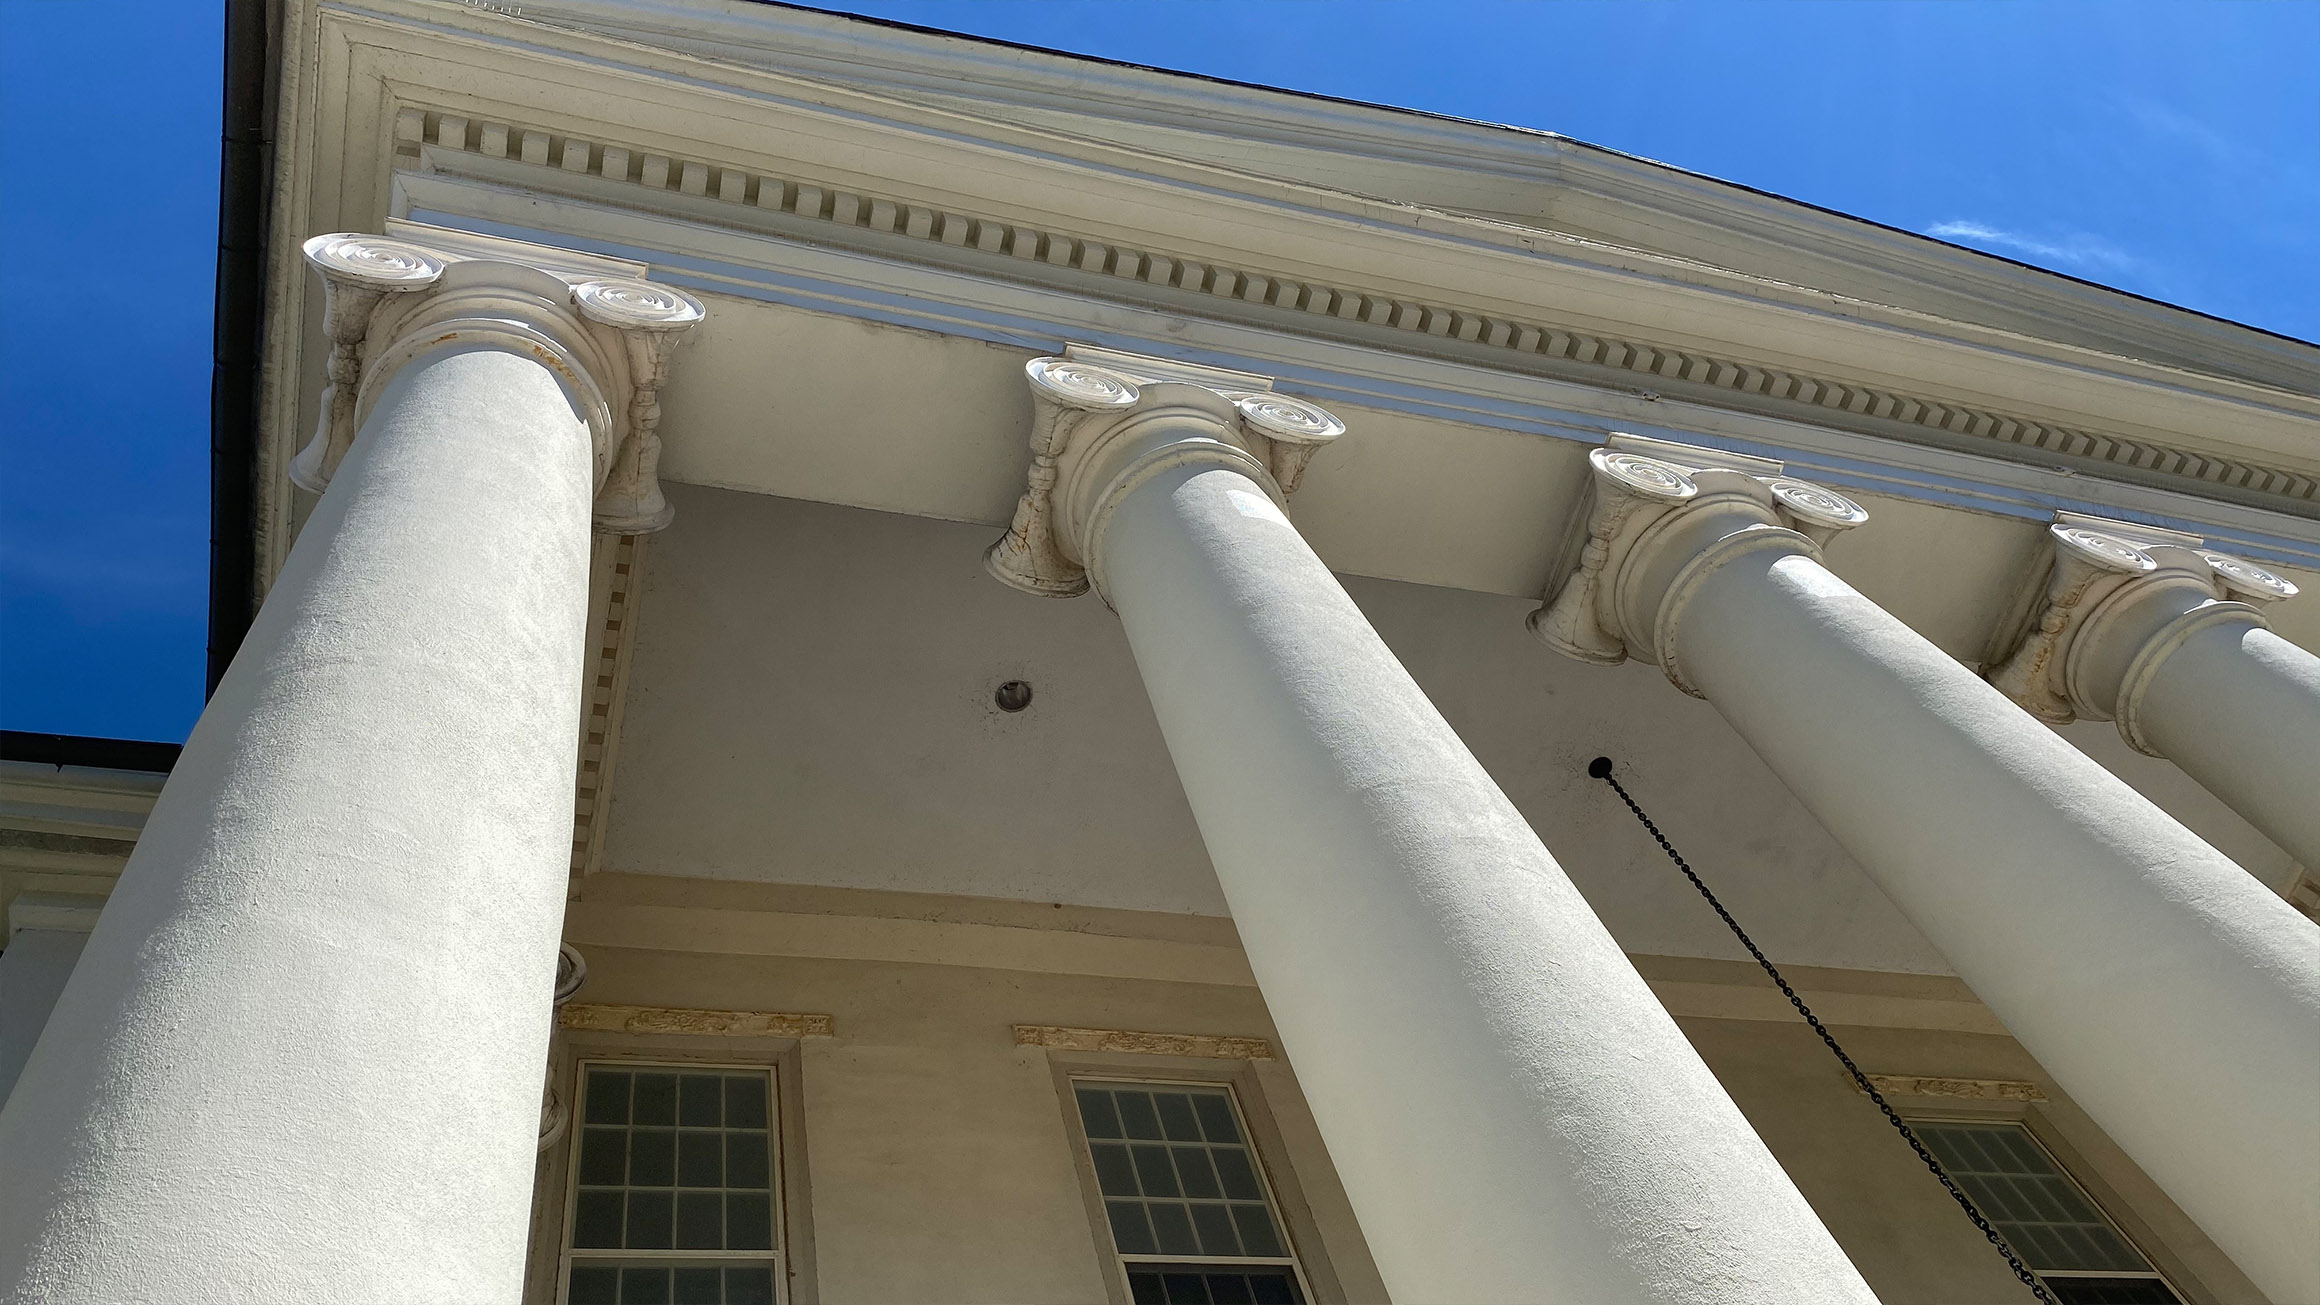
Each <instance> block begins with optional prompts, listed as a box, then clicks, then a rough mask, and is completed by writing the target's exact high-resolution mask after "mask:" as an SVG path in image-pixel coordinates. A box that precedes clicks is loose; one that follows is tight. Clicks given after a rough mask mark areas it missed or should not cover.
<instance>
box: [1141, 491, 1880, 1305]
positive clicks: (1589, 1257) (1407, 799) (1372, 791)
mask: <svg viewBox="0 0 2320 1305" xmlns="http://www.w3.org/2000/svg"><path fill="white" fill-rule="evenodd" d="M1103 545H1104V577H1103V578H1104V582H1105V584H1106V593H1107V596H1108V597H1110V598H1111V600H1112V601H1113V603H1114V605H1115V606H1116V607H1117V608H1118V610H1119V613H1120V618H1121V621H1122V623H1123V625H1124V626H1125V628H1126V632H1127V636H1128V641H1129V644H1130V646H1131V647H1132V648H1133V650H1134V653H1135V657H1136V662H1137V665H1138V667H1139V668H1140V670H1141V672H1142V674H1143V678H1144V682H1145V685H1146V686H1147V688H1148V689H1149V691H1150V694H1151V698H1152V704H1153V707H1154V710H1155V711H1156V713H1157V714H1158V717H1159V721H1160V725H1161V728H1162V730H1163V732H1164V734H1165V736H1166V738H1167V741H1168V747H1169V751H1170V753H1171V755H1172V756H1173V757H1174V759H1175V762H1176V767H1177V770H1178V773H1179V774H1180V776H1181V777H1182V779H1183V784H1184V789H1185V793H1186V795H1187V796H1188V798H1189V799H1190V801H1191V805H1192V810H1193V814H1194V815H1195V817H1196V818H1197V819H1198V821H1199V824H1200V829H1201V833H1202V836H1203V838H1204V839H1205V840H1206V842H1207V846H1208V850H1209V854H1210V856H1211V858H1212V859H1213V861H1214V862H1215V866H1216V871H1217V876H1218V878H1219V880H1220V882H1221V883H1222V885H1223V887H1224V892H1225V895H1226V897H1227V899H1228V900H1229V901H1230V903H1231V906H1232V910H1233V918H1234V920H1235V922H1236V923H1237V925H1238V927H1239V929H1240V933H1241V937H1242V939H1243V941H1244V943H1245V945H1246V947H1247V950H1248V954H1249V959H1250V963H1251V965H1252V967H1253V968H1254V969H1255V971H1256V974H1257V978H1258V982H1259V984H1260V986H1261V988H1262V990H1263V992H1264V995H1265V1000H1266V1003H1267V1005H1268V1007H1269V1009H1270V1010H1271V1012H1272V1015H1273V1018H1274V1020H1275V1022H1276V1023H1277V1025H1278V1026H1279V1028H1280V1031H1281V1035H1282V1039H1283V1041H1284V1043H1285V1044H1286V1046H1287V1048H1288V1050H1289V1051H1290V1053H1291V1054H1292V1055H1293V1056H1294V1058H1295V1062H1296V1065H1297V1070H1298V1076H1299V1079H1300V1081H1301V1082H1302V1084H1303V1086H1304V1088H1305V1091H1306V1094H1307V1096H1308V1098H1309V1099H1310V1101H1311V1103H1312V1106H1313V1110H1314V1114H1315V1117H1316V1119H1317V1120H1318V1121H1319V1123H1320V1125H1321V1128H1322V1131H1323V1133H1324V1135H1325V1136H1326V1137H1327V1139H1328V1143H1329V1149H1330V1154H1331V1157H1332V1158H1333V1160H1334V1161H1335V1162H1336V1164H1337V1167H1338V1170H1339V1172H1340V1174H1341V1175H1342V1176H1343V1178H1344V1180H1345V1184H1346V1188H1347V1191H1348V1193H1349V1195H1350V1196H1351V1197H1352V1199H1353V1202H1354V1206H1355V1209H1356V1210H1357V1212H1358V1213H1359V1215H1360V1218H1361V1222H1362V1228H1363V1231H1364V1233H1365V1234H1366V1235H1367V1237H1368V1239H1369V1243H1370V1246H1371V1249H1372V1251H1373V1252H1374V1253H1375V1255H1376V1258H1377V1262H1378V1266H1379V1268H1380V1270H1381V1272H1382V1273H1383V1274H1384V1276H1385V1278H1386V1282H1387V1285H1388V1287H1389V1288H1390V1289H1391V1290H1392V1291H1393V1293H1394V1295H1395V1297H1396V1299H1399V1300H1405V1301H1452V1300H1455V1301H1517V1300H1568V1301H1605V1302H1609V1301H1653V1302H1703V1303H1705V1302H1716V1303H1717V1305H1732V1303H1734V1302H1755V1301H1760V1302H1781V1303H1782V1305H1788V1303H1790V1302H1796V1301H1807V1300H1809V1301H1867V1300H1870V1299H1872V1297H1871V1296H1870V1294H1869V1292H1868V1289H1867V1287H1866V1286H1865V1285H1864V1284H1863V1283H1862V1281H1861V1279H1860V1277H1859V1275H1858V1274H1857V1273H1856V1272H1855V1271H1854V1269H1853V1268H1852V1266H1851V1264H1850V1263H1849V1262H1848V1261H1847V1260H1846V1259H1845V1256H1844V1254H1843V1252H1842V1251H1840V1250H1839V1249H1838V1248H1837V1246H1836V1245H1835V1243H1834V1242H1833V1240H1832V1239H1831V1238H1830V1237H1829V1235H1828V1233H1827V1231H1826V1230H1825V1229H1824V1228H1823V1227H1822V1226H1821V1224H1820V1222H1819V1220H1818V1219H1817V1218H1816V1217H1815V1216H1814V1214H1813V1212H1812V1211H1811V1209H1810V1208H1809V1207H1807V1206H1806V1204H1805V1202H1804V1200H1803V1198H1802V1197H1801V1196H1800V1195H1799V1194H1798V1193H1797V1191H1796V1189H1795V1187H1794V1186H1793V1185H1792V1184H1791V1183H1790V1182H1789V1180H1788V1177H1787V1175H1785V1174H1784V1173H1783V1172H1782V1171H1781V1169H1780V1167H1779V1165H1778V1164H1777V1163H1776V1162H1775V1161H1774V1160H1773V1158H1772V1157H1771V1155H1770V1154H1769V1153H1768V1152H1767V1151H1766V1150H1765V1148H1764V1146H1763V1144H1762V1143H1761V1142H1760V1141H1759V1140H1758V1139H1757V1137H1756V1135H1755V1133H1754V1132H1753V1131H1752V1130H1751V1129H1750V1127H1749V1125H1748V1123H1747V1121H1746V1120H1745V1119H1743V1118H1742V1117H1741V1115H1740V1113H1739V1111H1738V1109H1737V1108H1736V1107H1734V1105H1733V1104H1732V1102H1731V1100H1730V1098H1729V1097H1727V1096H1726V1095H1725V1093H1724V1091H1723V1089H1722V1088H1721V1087H1720V1086H1719V1085H1718V1084H1717V1082H1716V1081H1715V1079H1714V1078H1713V1077H1712V1076H1711V1075H1710V1074H1709V1072H1708V1070H1707V1068H1706V1066H1705V1065H1703V1064H1702V1063H1701V1061H1700V1059H1699V1057H1698V1056H1697V1055H1696V1054H1695V1053H1694V1052H1693V1051H1692V1049H1691V1047H1690V1045H1689V1044H1688V1043H1686V1041H1685V1040H1684V1038H1683V1035H1682V1034H1681V1033H1680V1032H1679V1031H1678V1030H1677V1028H1676V1026H1675V1023H1674V1021H1673V1020H1671V1019H1670V1018H1669V1017H1668V1015H1667V1013H1666V1011H1665V1010H1664V1009H1663V1008H1662V1007H1661V1006H1660V1004H1659V1002H1658V1001H1657V1000H1656V999H1655V998H1654V997H1653V996H1652V994H1651V992H1650V991H1649V989H1647V988H1646V987H1645V986H1644V983H1643V981H1642V979H1641V978H1640V977H1638V976H1637V974H1636V973H1635V971H1634V969H1633V968H1632V967H1631V966H1630V965H1629V964H1628V962H1627V960H1626V958H1625V957H1624V956H1623V955H1622V954H1621V952H1620V950H1619V948H1618V946H1617V944H1615V943H1614V942H1613V941H1612V939H1611V937H1610V935H1609V934H1608V933H1607V932H1606V931H1605V930H1604V929H1603V927H1602V925H1601V924H1600V923H1599V922H1598V921H1597V920H1596V918H1595V916H1594V914H1593V913H1592V912H1591V911H1589V909H1588V907H1587V904H1586V902H1585V901H1584V900H1582V899H1581V897H1580V896H1579V894H1578V892H1577V890H1576V889H1574V888H1573V887H1572V885H1571V883H1570V881H1569V880H1568V879H1566V878H1565V877H1564V875H1563V872H1562V870H1561V869H1560V867H1558V866H1557V865H1556V864H1555V862H1554V860H1553V858H1552V857H1550V856H1549V855H1548V853H1547V851H1546V849H1545V848H1544V847H1543V846H1541V845H1540V842H1539V840H1538V838H1537V836H1536V835H1535V834H1533V833H1532V832H1531V830H1530V828H1529V827H1528V826H1527V825H1526V824H1525V823H1524V821H1523V819H1522V817H1521V816H1520V815H1519V814H1518V813H1517V812H1516V811H1515V810H1514V808H1513V806H1512V805H1511V804H1510V803H1509V802H1508V801H1507V800H1506V798H1505V796H1504V795H1503V794H1501V793H1500V792H1499V790H1498V788H1497V786H1496V785H1495V784H1494V783H1493V782H1492V781H1491V779H1490V777H1489V776H1488V775H1487V774H1486V773H1484V771H1483V769H1482V767H1481V766H1480V764H1479V763H1477V762H1476V761H1475V760H1474V758H1473V757H1472V755H1470V754H1469V753H1468V752H1467V750H1466V748H1465V746H1464V745H1463V744H1461V743H1460V742H1459V740H1458V738H1457V737H1456V736H1455V735H1454V734H1453V733H1452V732H1451V730H1450V728H1449V726H1448V725H1447V724H1446V723H1445V722H1444V721H1443V720H1442V718H1441V717H1440V715H1438V714H1437V713H1436V712H1435V710H1434V708H1433V705H1432V704H1431V703H1430V702H1428V701H1427V699H1426V697H1425V695H1424V693H1422V692H1421V691H1420V690H1419V688H1418V687H1417V685H1416V684H1415V683H1414V682H1413V681H1412V680H1411V679H1410V677H1409V675H1408V674H1407V672H1405V671H1404V670H1403V669H1402V667H1401V665H1400V664H1399V663H1398V662H1397V661H1396V660H1395V659H1394V657H1393V655H1392V654H1391V653H1390V652H1389V651H1388V650H1387V649H1386V647H1385V645H1384V643H1383V642H1382V641H1381V640H1380V639H1379V638H1378V636H1377V635H1376V633H1375V632H1374V631H1372V630H1371V629H1370V627H1369V625H1368V623H1367V622H1366V621H1365V620H1364V619H1363V617H1362V615H1361V613H1360V611H1359V610H1357V609H1356V608H1355V606H1354V604H1353V602H1352V600H1351V599H1350V598H1348V597H1347V596H1346V594H1345V591H1344V590H1343V589H1342V588H1341V587H1340V586H1339V585H1338V584H1337V581H1336V579H1335V578H1334V577H1333V576H1331V575H1330V573H1329V571H1328V570H1327V568H1326V567H1324V566H1323V565H1322V563H1321V561H1320V560H1319V559H1318V558H1317V557H1315V556H1314V554H1313V552H1312V550H1311V549H1310V548H1308V547H1307V546H1306V544H1305V542H1304V540H1303V539H1302V538H1300V537H1299V535H1298V534H1297V532H1296V530H1295V529H1294V528H1293V527H1292V526H1291V525H1290V524H1289V522H1288V520H1287V518H1286V517H1284V516H1283V515H1282V514H1281V513H1280V511H1279V510H1278V509H1277V508H1276V507H1275V506H1274V504H1273V502H1272V500H1271V499H1270V498H1268V497H1267V494H1266V492H1265V490H1264V489H1263V488H1262V487H1260V486H1259V485H1258V484H1257V483H1255V482H1254V481H1252V480H1249V479H1247V478H1245V477H1244V476H1242V475H1241V474H1240V473H1238V472H1235V471H1231V470H1222V469H1216V468H1215V467H1213V466H1211V467H1209V468H1206V469H1204V468H1202V467H1200V466H1198V465H1194V466H1176V467H1174V468H1172V469H1170V470H1164V471H1160V472H1158V473H1157V474H1155V475H1153V476H1152V477H1151V478H1150V479H1148V480H1145V481H1144V482H1143V483H1142V484H1141V485H1139V486H1137V487H1136V488H1134V489H1132V490H1129V491H1128V492H1127V493H1126V495H1125V497H1124V498H1122V499H1120V500H1119V501H1118V503H1117V506H1116V508H1115V509H1113V512H1112V515H1111V520H1110V523H1109V526H1108V529H1107V530H1106V532H1105V536H1104V540H1103Z"/></svg>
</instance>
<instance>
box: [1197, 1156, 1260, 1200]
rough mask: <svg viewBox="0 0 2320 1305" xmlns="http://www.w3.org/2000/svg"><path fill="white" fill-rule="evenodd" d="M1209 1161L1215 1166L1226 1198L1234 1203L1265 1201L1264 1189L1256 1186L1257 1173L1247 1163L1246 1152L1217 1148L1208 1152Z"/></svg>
mask: <svg viewBox="0 0 2320 1305" xmlns="http://www.w3.org/2000/svg"><path fill="white" fill-rule="evenodd" d="M1209 1159H1210V1160H1211V1161H1213V1162H1214V1163H1215V1164H1216V1174H1217V1177H1218V1178H1219V1179H1222V1180H1223V1184H1224V1194H1225V1195H1226V1196H1229V1197H1231V1198H1232V1199H1234V1200H1236V1201H1262V1200H1264V1199H1265V1189H1264V1188H1262V1187H1260V1186H1258V1184H1257V1171H1256V1168H1255V1167H1254V1166H1252V1165H1251V1164H1250V1163H1249V1153H1248V1152H1246V1151H1241V1150H1237V1149H1236V1150H1231V1151H1227V1150H1225V1149H1223V1148H1222V1147H1219V1148H1217V1149H1215V1150H1213V1151H1211V1152H1209Z"/></svg>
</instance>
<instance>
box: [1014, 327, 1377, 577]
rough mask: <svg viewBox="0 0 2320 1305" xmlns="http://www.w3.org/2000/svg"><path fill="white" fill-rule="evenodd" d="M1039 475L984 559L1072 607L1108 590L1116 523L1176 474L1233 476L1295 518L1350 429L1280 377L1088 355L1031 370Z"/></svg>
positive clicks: (1038, 362)
mask: <svg viewBox="0 0 2320 1305" xmlns="http://www.w3.org/2000/svg"><path fill="white" fill-rule="evenodd" d="M1023 371H1024V376H1025V378H1026V380H1028V381H1029V383H1030V386H1031V397H1032V404H1033V411H1032V419H1031V469H1030V473H1029V476H1028V478H1027V479H1028V482H1029V483H1028V485H1027V487H1026V488H1025V490H1024V492H1023V497H1022V499H1021V500H1020V501H1019V502H1018V503H1017V504H1016V506H1015V520H1014V523H1013V524H1012V525H1011V526H1010V527H1009V528H1008V531H1007V534H1006V535H1005V536H1003V537H1002V538H1001V539H1000V540H999V541H998V542H997V543H995V544H993V545H992V546H991V548H990V551H989V552H987V553H986V554H985V555H984V561H983V565H984V568H985V569H986V570H988V571H989V572H990V573H991V574H992V575H993V576H995V577H997V578H998V579H999V580H1000V582H1002V583H1004V584H1007V585H1010V586H1012V587H1014V588H1016V589H1021V590H1023V591H1024V592H1026V593H1033V594H1040V595H1044V596H1047V597H1053V598H1069V597H1072V596H1073V595H1076V594H1081V593H1085V592H1086V591H1087V589H1088V588H1089V586H1090V584H1091V582H1092V583H1093V585H1094V587H1095V588H1096V590H1097V591H1098V592H1099V593H1100V592H1102V591H1103V589H1104V575H1103V543H1104V533H1105V528H1106V525H1107V523H1108V522H1109V520H1110V517H1111V511H1112V509H1113V507H1115V506H1116V505H1117V504H1118V503H1119V502H1120V501H1121V500H1122V499H1124V498H1126V497H1127V496H1128V494H1129V493H1130V492H1131V491H1132V490H1134V489H1135V488H1136V487H1137V486H1139V485H1141V484H1143V483H1144V482H1145V481H1147V480H1150V479H1151V478H1152V477H1154V476H1156V475H1159V474H1160V473H1162V472H1164V471H1167V470H1170V469H1171V468H1175V467H1181V466H1187V465H1199V464H1205V465H1210V466H1217V467H1227V468H1230V469H1232V470H1234V471H1238V472H1240V473H1241V474H1242V475H1244V476H1246V477H1248V478H1249V479H1250V480H1252V481H1254V482H1255V483H1256V484H1257V485H1259V486H1261V487H1262V488H1263V490H1264V493H1265V495H1266V497H1267V498H1269V499H1270V500H1271V508H1272V510H1275V511H1279V510H1282V509H1284V508H1285V507H1286V506H1287V503H1288V496H1289V494H1291V493H1292V492H1294V491H1295V490H1296V488H1297V483H1298V481H1299V480H1300V479H1302V477H1303V476H1304V473H1305V467H1306V464H1307V463H1309V462H1311V461H1312V458H1313V455H1314V454H1315V453H1316V452H1318V451H1319V450H1320V449H1321V446H1322V445H1324V444H1327V443H1328V442H1329V441H1331V440H1333V439H1335V438H1337V437H1338V436H1339V435H1341V434H1343V433H1344V432H1345V424H1344V423H1343V422H1340V421H1339V420H1338V419H1337V418H1335V417H1333V416H1331V415H1330V414H1329V413H1328V412H1326V411H1324V410H1322V409H1321V408H1319V407H1317V406H1315V405H1313V404H1310V403H1307V402H1305V401H1304V400H1302V399H1296V398H1292V397H1290V396H1288V395H1285V394H1276V393H1274V392H1273V381H1272V378H1271V377H1268V376H1258V375H1254V374H1252V373H1248V372H1235V371H1226V370H1223V369H1221V368H1209V367H1200V366H1196V365H1194V364H1190V363H1180V362H1176V361H1173V360H1170V359H1165V358H1148V357H1145V356H1143V355H1141V354H1128V353H1120V352H1117V351H1114V350H1109V349H1097V348H1092V347H1089V346H1084V345H1071V346H1069V347H1067V348H1066V349H1065V350H1064V352H1063V356H1062V357H1050V358H1034V359H1032V360H1031V361H1030V362H1029V363H1028V364H1026V365H1025V366H1024V369H1023Z"/></svg>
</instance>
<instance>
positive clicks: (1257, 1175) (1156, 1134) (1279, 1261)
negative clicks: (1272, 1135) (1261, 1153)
mask: <svg viewBox="0 0 2320 1305" xmlns="http://www.w3.org/2000/svg"><path fill="white" fill-rule="evenodd" d="M1072 1087H1073V1095H1074V1096H1075V1097H1076V1098H1077V1100H1078V1104H1079V1117H1080V1123H1081V1126H1082V1127H1083V1128H1084V1129H1085V1131H1086V1133H1087V1139H1088V1153H1089V1158H1090V1159H1091V1160H1092V1161H1093V1162H1094V1164H1095V1173H1096V1185H1097V1187H1098V1189H1099V1190H1100V1191H1101V1193H1102V1196H1103V1203H1104V1216H1105V1220H1106V1222H1107V1223H1109V1225H1110V1226H1111V1233H1112V1244H1113V1246H1114V1248H1115V1249H1116V1250H1118V1252H1119V1255H1120V1260H1121V1267H1122V1269H1123V1270H1124V1271H1125V1273H1126V1275H1127V1279H1128V1294H1129V1296H1130V1298H1131V1299H1133V1300H1134V1301H1135V1302H1136V1305H1164V1303H1165V1305H1177V1303H1182V1305H1295V1303H1300V1302H1303V1301H1304V1300H1305V1294H1304V1289H1303V1287H1302V1286H1301V1285H1300V1283H1299V1281H1298V1276H1297V1262H1296V1259H1295V1258H1294V1257H1293V1256H1292V1255H1291V1254H1290V1249H1289V1239H1288V1237H1287V1235H1286V1234H1285V1233H1284V1232H1283V1230H1282V1227H1281V1221H1280V1215H1279V1213H1278V1211H1277V1209H1276V1208H1275V1206H1274V1203H1273V1200H1272V1194H1271V1192H1270V1190H1269V1189H1268V1188H1267V1186H1266V1182H1265V1176H1264V1170H1263V1169H1262V1168H1261V1167H1260V1166H1259V1165H1258V1163H1257V1155H1256V1151H1255V1149H1254V1148H1253V1147H1252V1146H1251V1145H1250V1142H1249V1133H1248V1128H1247V1125H1246V1124H1245V1123H1244V1121H1243V1120H1242V1119H1241V1117H1240V1111H1239V1110H1238V1108H1237V1107H1236V1106H1235V1104H1234V1102H1233V1097H1232V1092H1231V1091H1230V1090H1229V1089H1226V1088H1222V1087H1207V1086H1191V1085H1184V1084H1174V1083H1119V1082H1098V1081H1094V1080H1081V1081H1078V1082H1075V1083H1074V1084H1073V1085H1072Z"/></svg>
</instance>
